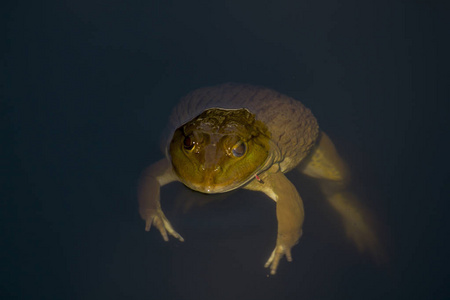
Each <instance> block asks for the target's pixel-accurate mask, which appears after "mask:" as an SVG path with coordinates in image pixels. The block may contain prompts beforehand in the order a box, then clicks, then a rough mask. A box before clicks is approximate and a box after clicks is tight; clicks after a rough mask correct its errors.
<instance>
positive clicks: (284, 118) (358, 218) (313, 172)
mask: <svg viewBox="0 0 450 300" xmlns="http://www.w3.org/2000/svg"><path fill="white" fill-rule="evenodd" d="M166 131H167V132H168V134H167V135H166V137H165V138H163V142H162V150H163V152H164V153H165V157H164V158H162V159H161V160H159V161H157V162H155V163H153V164H151V165H150V166H149V167H147V168H146V169H145V170H144V171H143V173H142V175H141V179H140V183H139V189H138V202H139V214H140V216H141V218H142V219H143V220H144V221H145V230H146V231H149V230H150V229H151V227H152V226H154V227H156V228H157V230H158V231H159V232H160V234H161V235H162V238H163V239H164V240H165V241H168V240H169V236H172V237H173V238H175V239H178V240H179V241H181V242H183V241H184V238H183V237H182V236H181V235H180V234H179V233H178V232H177V231H175V229H174V228H173V226H172V224H171V223H170V221H169V220H168V219H167V217H166V216H165V214H164V212H163V210H162V208H161V202H160V190H161V187H162V186H164V185H166V184H168V183H171V182H174V181H178V182H181V183H182V184H184V185H185V186H186V187H188V188H189V189H192V190H194V191H197V192H200V193H204V194H219V193H227V192H230V191H233V190H236V189H239V188H242V189H246V190H251V191H256V192H261V193H263V194H265V195H267V196H268V197H269V198H270V199H272V200H273V201H275V203H276V218H277V224H278V227H277V237H276V244H275V246H274V249H273V250H272V252H271V254H270V256H269V258H268V260H267V261H266V263H265V265H264V266H265V267H266V268H269V270H270V274H272V275H275V274H276V272H277V269H278V266H279V264H280V261H281V259H282V258H283V257H286V259H287V261H289V262H291V261H292V260H293V258H292V248H293V247H294V246H295V245H296V244H297V243H298V242H299V240H300V238H301V236H302V234H303V229H302V227H303V223H304V218H305V211H304V205H303V200H302V198H301V196H300V194H299V192H298V190H297V188H296V187H295V186H294V184H293V183H292V182H291V181H290V180H289V179H288V178H287V177H286V175H285V174H286V173H287V172H289V171H291V170H294V169H296V170H298V171H299V172H301V173H303V174H305V175H306V176H309V177H312V178H314V179H316V180H318V182H319V186H320V187H321V189H322V192H323V194H324V195H325V198H326V199H327V201H328V202H329V203H330V204H331V206H332V207H333V208H334V209H335V211H336V212H337V214H338V215H339V216H340V217H341V220H342V222H343V225H344V227H345V231H346V233H347V236H348V237H349V238H350V239H351V240H352V241H353V242H354V243H355V245H356V246H357V248H358V250H360V251H366V250H368V251H369V252H372V254H374V255H377V254H378V253H379V252H380V250H379V249H380V247H379V241H378V238H377V236H376V234H375V232H374V230H373V229H372V227H371V224H370V223H369V222H368V220H369V218H368V217H367V216H368V215H367V213H366V211H365V209H364V208H363V207H362V205H361V204H360V203H359V202H358V199H357V198H356V197H355V196H354V194H353V193H352V192H351V191H348V185H349V182H350V174H349V168H348V167H347V165H346V163H345V162H344V160H343V159H342V158H341V156H340V155H339V154H338V152H337V150H336V147H335V145H334V144H333V142H332V141H331V139H330V138H329V136H328V135H327V134H326V133H325V132H324V131H323V130H321V128H319V124H318V121H317V119H316V118H315V116H314V115H313V113H312V112H311V110H310V109H308V108H307V107H305V106H304V105H303V104H302V103H301V102H300V101H298V100H295V99H294V98H292V97H290V96H287V95H284V94H282V93H280V92H277V91H275V90H273V89H270V88H266V87H261V86H255V85H250V84H238V83H225V84H220V85H215V86H210V87H203V88H199V89H196V90H194V91H192V92H189V93H188V94H187V95H186V96H184V97H182V98H181V100H180V101H179V103H178V104H177V105H176V106H175V107H174V108H173V110H172V113H171V115H170V117H169V125H168V129H167V130H166Z"/></svg>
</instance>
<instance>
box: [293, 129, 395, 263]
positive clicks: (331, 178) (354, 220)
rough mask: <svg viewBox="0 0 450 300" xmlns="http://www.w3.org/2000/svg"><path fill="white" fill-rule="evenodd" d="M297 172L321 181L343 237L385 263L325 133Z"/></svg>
mask: <svg viewBox="0 0 450 300" xmlns="http://www.w3.org/2000/svg"><path fill="white" fill-rule="evenodd" d="M299 170H300V171H301V172H302V173H304V174H306V175H308V176H311V177H314V178H317V179H320V186H321V189H322V192H323V193H324V195H325V197H326V199H327V200H328V202H329V203H330V204H331V206H332V207H333V208H334V209H335V210H336V211H337V212H338V213H339V215H340V216H341V218H342V221H343V223H344V227H345V231H346V234H347V236H348V237H349V238H350V239H351V240H352V241H353V242H354V243H355V244H356V246H357V248H358V250H359V251H361V252H363V251H368V252H369V253H370V254H371V255H372V256H373V257H374V258H375V260H376V261H377V262H382V261H384V260H385V258H386V257H385V255H384V251H383V249H382V247H381V245H380V242H379V240H378V238H377V236H376V234H375V232H374V229H373V222H372V218H371V216H370V213H369V212H368V211H367V210H365V209H364V208H363V207H362V205H361V203H360V202H359V201H358V199H357V198H356V197H355V195H354V194H353V193H351V192H350V191H348V190H347V186H348V184H349V182H350V174H349V171H348V168H347V166H346V164H345V162H344V161H343V160H342V158H341V157H340V156H339V154H338V153H337V151H336V148H335V146H334V144H333V142H332V141H331V140H330V138H329V137H328V136H327V135H326V134H325V133H324V132H321V134H320V137H319V141H318V144H317V145H316V146H315V148H314V149H313V152H312V153H311V155H310V156H309V157H308V158H307V159H306V160H305V161H304V162H302V164H301V165H300V166H299Z"/></svg>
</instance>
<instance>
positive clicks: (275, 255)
mask: <svg viewBox="0 0 450 300" xmlns="http://www.w3.org/2000/svg"><path fill="white" fill-rule="evenodd" d="M285 255H286V259H287V261H289V262H291V261H292V254H291V247H287V246H285V245H277V246H276V247H275V249H274V250H273V251H272V254H271V255H270V257H269V259H268V260H267V262H266V264H265V265H264V267H265V268H269V267H270V274H271V275H275V274H276V273H277V268H278V264H279V263H280V260H281V259H282V258H283V256H285Z"/></svg>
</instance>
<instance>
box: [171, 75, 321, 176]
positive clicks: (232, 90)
mask: <svg viewBox="0 0 450 300" xmlns="http://www.w3.org/2000/svg"><path fill="white" fill-rule="evenodd" d="M214 107H218V108H225V109H237V108H247V109H248V110H249V111H250V112H251V113H253V114H254V115H255V117H256V119H258V120H260V121H262V122H263V123H264V124H265V125H266V126H267V128H268V130H269V132H270V133H271V135H272V136H271V139H272V140H273V141H274V143H275V145H277V146H278V148H279V151H280V154H281V157H280V159H279V160H280V161H282V163H281V167H282V170H283V171H284V172H286V171H288V170H290V169H292V168H293V167H295V166H296V165H297V164H298V163H299V162H300V161H301V160H302V159H303V158H304V157H305V156H306V155H307V154H308V153H309V151H310V149H311V147H312V146H313V145H314V144H315V141H316V139H317V137H318V134H319V126H318V124H317V121H316V119H315V117H314V116H313V114H312V113H311V111H310V110H309V109H308V108H306V107H305V106H304V105H303V104H302V103H300V102H299V101H296V100H294V99H293V98H291V97H288V96H286V95H283V94H280V93H278V92H276V91H274V90H271V89H268V88H264V87H258V86H252V85H245V84H234V83H226V84H222V85H218V86H213V87H206V88H201V89H197V90H194V91H192V92H190V93H189V94H187V95H186V96H185V97H183V98H182V99H181V100H180V102H179V103H178V105H177V106H176V107H175V108H174V110H173V111H172V114H171V117H170V127H171V128H170V130H171V132H173V130H175V129H176V128H178V127H180V126H181V125H183V124H185V123H186V122H188V121H190V120H192V119H193V118H195V117H196V116H198V115H199V114H200V113H202V112H203V111H204V110H206V109H208V108H214Z"/></svg>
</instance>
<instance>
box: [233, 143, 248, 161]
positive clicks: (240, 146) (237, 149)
mask: <svg viewBox="0 0 450 300" xmlns="http://www.w3.org/2000/svg"><path fill="white" fill-rule="evenodd" d="M246 151H247V145H246V144H245V143H244V142H243V141H239V142H237V143H236V144H235V145H234V146H233V148H232V149H231V152H232V153H233V155H234V156H235V157H242V156H243V155H244V154H245V152H246Z"/></svg>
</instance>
